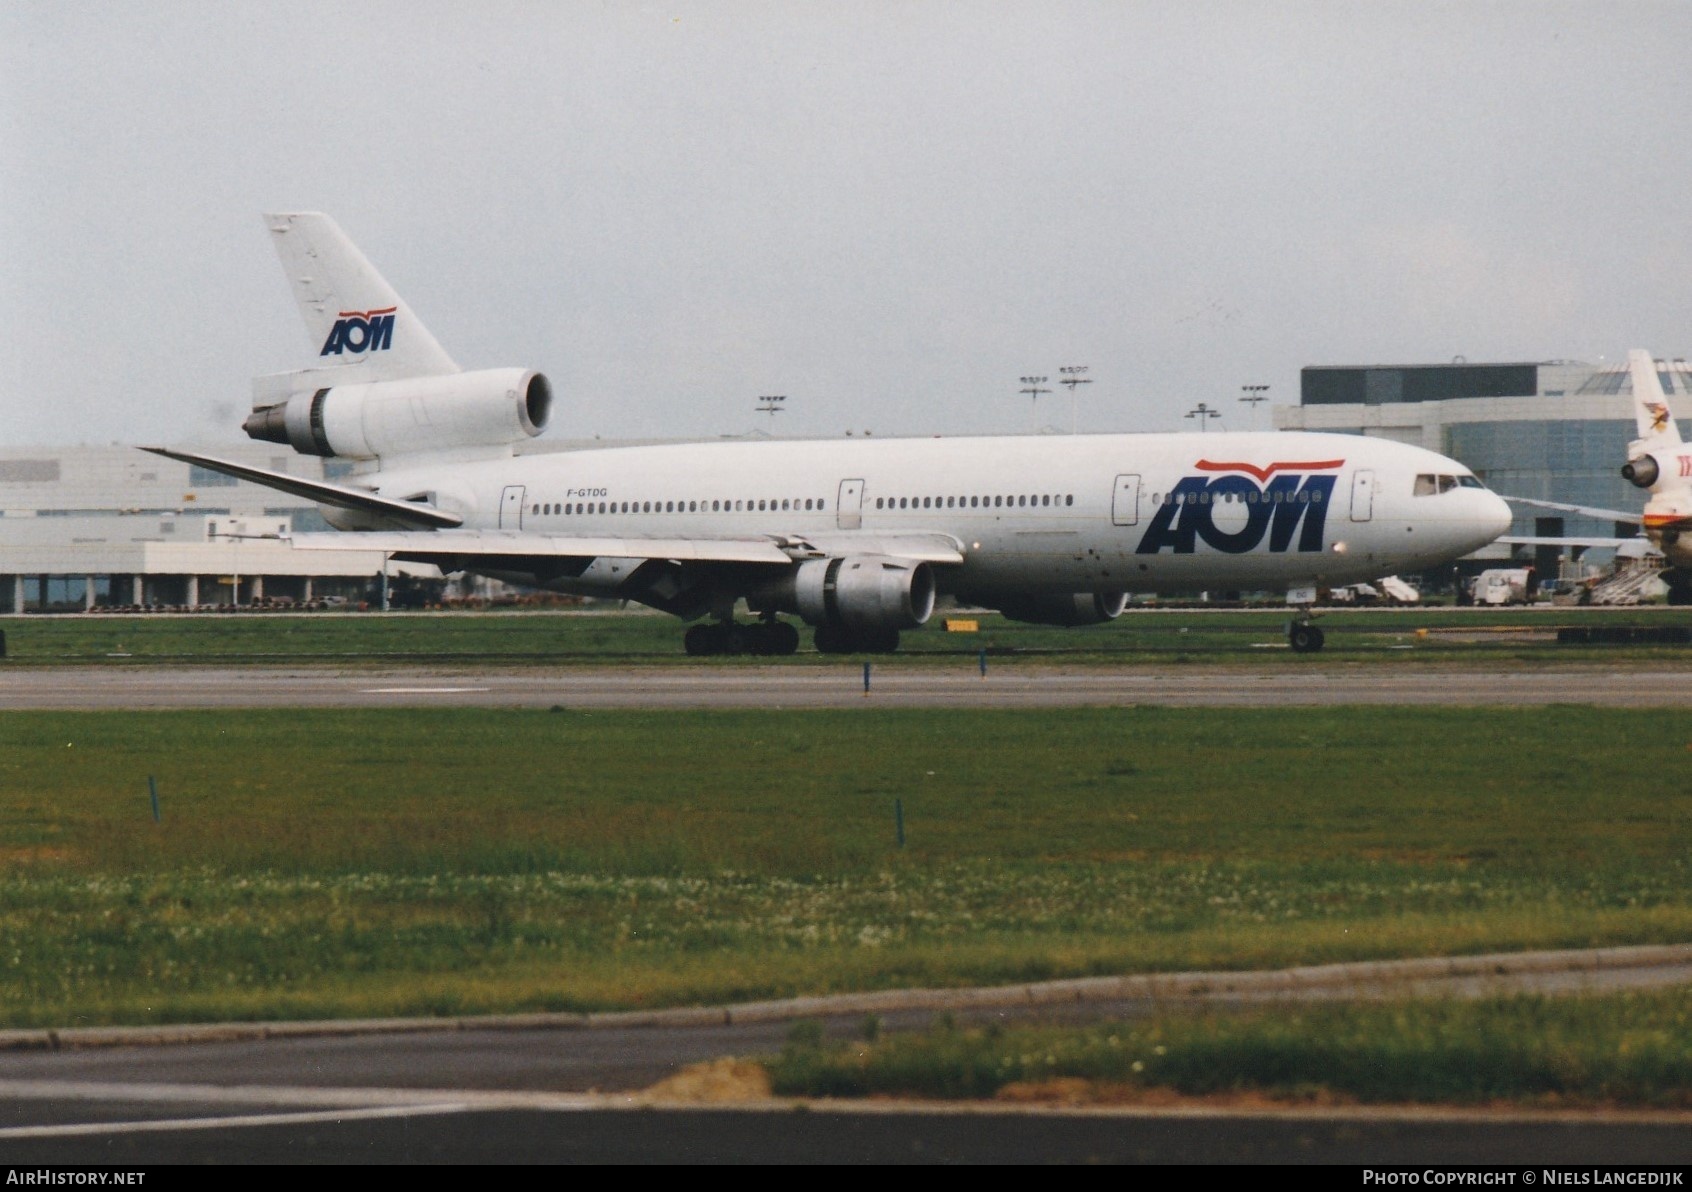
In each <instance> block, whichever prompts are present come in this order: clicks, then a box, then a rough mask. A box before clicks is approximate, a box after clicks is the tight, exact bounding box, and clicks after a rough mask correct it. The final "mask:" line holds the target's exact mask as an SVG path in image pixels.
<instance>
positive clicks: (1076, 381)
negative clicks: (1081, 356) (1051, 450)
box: [1058, 364, 1093, 434]
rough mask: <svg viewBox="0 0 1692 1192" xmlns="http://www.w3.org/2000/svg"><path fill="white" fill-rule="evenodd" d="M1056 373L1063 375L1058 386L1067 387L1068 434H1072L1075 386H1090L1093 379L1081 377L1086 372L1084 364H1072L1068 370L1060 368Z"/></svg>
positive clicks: (1073, 430) (1073, 427) (1073, 429)
mask: <svg viewBox="0 0 1692 1192" xmlns="http://www.w3.org/2000/svg"><path fill="white" fill-rule="evenodd" d="M1058 371H1059V372H1060V373H1062V374H1063V379H1062V380H1060V381H1059V382H1058V384H1060V385H1068V386H1069V433H1070V434H1074V433H1075V389H1076V386H1078V385H1091V384H1092V383H1093V378H1092V377H1088V376H1083V375H1082V374H1084V373H1085V372H1086V371H1087V366H1086V365H1085V364H1072V365H1070V366H1069V367H1068V368H1060V369H1058Z"/></svg>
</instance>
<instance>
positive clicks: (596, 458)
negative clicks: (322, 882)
mask: <svg viewBox="0 0 1692 1192" xmlns="http://www.w3.org/2000/svg"><path fill="white" fill-rule="evenodd" d="M265 221H266V224H267V226H268V227H269V229H270V232H271V235H272V237H273V239H274V242H275V245H276V248H277V252H278V254H279V255H280V257H281V259H282V264H283V267H284V269H285V270H286V272H287V274H288V276H289V278H290V281H291V282H292V284H293V286H294V289H295V294H296V297H297V298H298V301H299V306H300V311H301V313H302V314H303V315H304V317H305V321H306V325H307V328H308V330H309V332H310V334H311V337H312V346H313V347H314V348H315V349H316V350H317V354H318V364H317V366H316V367H313V368H308V369H305V370H302V371H299V372H291V373H285V374H281V375H279V376H273V377H261V378H259V379H258V380H256V381H255V382H254V394H255V399H254V409H253V412H252V414H251V415H249V416H248V418H247V419H246V422H245V423H244V427H245V429H246V431H247V433H248V435H250V436H252V437H253V438H255V439H262V440H267V441H270V442H276V443H287V444H289V445H291V446H292V447H293V448H294V450H296V451H298V452H300V453H302V454H306V455H319V456H329V457H334V458H338V459H344V460H349V461H354V469H355V470H354V473H353V474H352V475H349V476H347V477H345V478H344V479H343V480H342V482H340V483H328V482H319V481H311V480H305V479H302V478H299V477H294V476H289V475H286V474H284V473H279V472H273V471H267V470H264V469H261V468H253V467H247V466H245V465H242V464H238V463H233V462H230V461H227V460H221V459H215V458H211V457H207V456H203V455H195V454H189V453H187V452H181V451H172V450H166V449H164V448H147V450H150V451H155V452H157V453H158V454H160V455H167V456H170V457H171V458H173V459H178V460H184V461H187V462H190V463H196V464H200V465H202V466H204V467H207V468H211V469H214V470H216V471H220V472H224V473H227V474H229V475H232V476H237V477H240V478H242V479H245V480H250V481H253V482H255V483H258V484H263V485H268V486H271V487H273V488H277V489H280V490H282V491H284V492H290V493H294V494H297V495H301V496H305V497H309V498H312V499H314V500H316V501H317V502H319V503H320V505H321V506H323V511H324V516H325V517H326V518H327V519H328V521H329V522H330V524H331V525H333V526H335V527H336V529H337V530H341V531H346V532H345V533H339V534H296V535H293V536H292V542H293V545H294V547H295V548H296V549H341V550H375V551H382V552H386V553H387V554H388V555H389V556H390V557H392V558H394V559H399V560H410V561H419V562H427V563H433V564H436V565H438V566H439V567H440V569H441V570H442V571H443V572H447V573H452V572H459V571H468V572H474V573H477V574H481V575H487V576H493V577H497V578H500V579H505V580H510V581H513V582H517V583H521V584H528V585H533V586H537V587H541V588H545V589H550V590H553V591H558V592H566V593H575V594H580V595H584V596H597V597H614V598H619V599H624V600H633V601H637V602H639V603H642V604H646V605H650V606H651V607H653V608H657V609H661V610H663V611H665V612H669V613H673V614H675V615H677V616H679V617H682V618H684V619H687V620H697V619H700V618H708V619H707V620H703V621H701V623H700V624H697V625H695V626H693V627H691V628H690V629H689V630H688V632H687V635H686V638H685V643H686V647H687V651H688V652H689V653H692V654H716V653H738V652H747V653H760V654H786V653H791V652H793V651H794V650H795V649H797V648H798V645H799V632H798V630H797V629H796V628H795V627H794V626H793V624H792V623H791V622H788V621H783V620H781V615H782V614H790V615H796V616H797V617H798V618H799V619H801V620H802V621H804V622H805V623H806V624H808V625H811V626H813V627H814V628H815V644H816V648H817V649H818V650H819V651H822V652H825V653H849V652H886V651H890V650H893V649H895V648H897V645H898V642H899V634H900V632H901V631H903V630H908V629H915V628H917V627H919V626H921V625H922V624H923V623H924V622H926V621H927V620H928V619H929V616H930V614H931V613H932V611H933V609H934V607H935V600H936V597H937V596H938V595H949V596H953V597H956V598H957V599H958V600H959V601H960V602H964V603H967V604H970V605H979V606H983V607H987V608H992V609H997V610H998V611H1000V612H1001V613H1003V614H1004V615H1005V616H1007V617H1010V618H1012V619H1015V620H1020V621H1026V622H1034V623H1038V624H1048V625H1087V624H1096V623H1099V622H1103V621H1109V620H1111V619H1112V618H1114V617H1116V616H1117V615H1118V614H1119V613H1120V612H1121V611H1122V609H1123V607H1124V604H1125V603H1126V601H1127V594H1128V593H1130V592H1138V593H1168V592H1195V591H1200V590H1211V591H1241V590H1250V591H1279V592H1286V593H1288V597H1289V603H1291V604H1295V605H1305V606H1307V605H1308V604H1309V603H1310V602H1312V601H1313V600H1314V599H1315V594H1316V590H1317V589H1318V588H1327V587H1334V586H1338V585H1341V584H1348V583H1353V582H1357V581H1364V580H1372V579H1376V578H1378V577H1380V576H1382V575H1387V574H1392V573H1397V572H1407V571H1418V570H1421V569H1423V568H1427V567H1433V566H1436V565H1439V564H1443V563H1448V562H1450V561H1451V560H1453V559H1456V558H1458V557H1460V556H1462V555H1465V554H1468V553H1469V552H1471V551H1474V550H1476V549H1478V548H1479V547H1481V546H1484V545H1486V544H1487V543H1489V542H1491V541H1492V540H1493V539H1495V538H1496V537H1498V535H1499V534H1501V533H1503V532H1504V530H1505V529H1507V528H1508V526H1509V523H1510V513H1509V508H1508V506H1506V505H1505V504H1504V502H1503V501H1502V500H1500V499H1499V498H1498V497H1497V496H1495V495H1494V494H1493V493H1491V492H1488V491H1487V490H1486V489H1485V488H1484V487H1483V486H1482V485H1481V483H1480V482H1479V481H1478V480H1476V479H1475V477H1474V475H1473V474H1472V473H1471V472H1470V471H1469V469H1468V468H1466V467H1464V466H1463V465H1462V464H1459V463H1457V462H1456V461H1455V460H1451V459H1447V458H1445V457H1444V456H1441V455H1438V454H1435V453H1434V452H1431V451H1425V450H1423V449H1421V448H1419V447H1412V446H1407V445H1404V444H1400V443H1394V442H1389V441H1386V440H1381V439H1371V438H1363V437H1359V436H1352V435H1333V434H1294V433H1278V434H1277V433H1265V434H1226V433H1216V434H1207V433H1187V434H1121V435H1068V436H1037V437H1028V436H1015V437H996V438H939V437H936V438H925V439H915V438H912V439H885V440H875V439H840V440H832V441H821V440H799V441H764V442H704V443H685V444H674V445H662V446H643V447H620V448H615V447H614V448H602V449H591V450H579V451H565V452H556V453H533V454H517V453H516V451H515V446H516V445H517V444H518V443H521V442H522V441H524V440H525V439H527V438H529V437H531V436H534V435H538V434H540V433H541V431H542V430H543V429H544V428H545V426H546V424H547V421H548V418H549V415H550V414H551V411H552V402H553V398H552V390H551V387H550V385H549V384H548V382H547V380H546V378H545V377H544V376H543V375H541V374H540V373H539V372H536V371H534V370H532V369H523V368H508V369H493V370H486V371H477V372H463V371H461V370H460V369H459V368H458V366H457V365H456V364H454V363H453V361H452V359H451V358H450V357H449V356H448V355H447V354H446V352H445V351H444V350H442V348H441V346H440V345H439V344H438V343H436V341H435V339H434V338H433V337H432V336H431V335H430V334H429V333H428V331H426V330H425V329H424V327H423V325H422V324H421V323H420V322H418V320H417V318H416V317H415V316H414V315H413V314H412V312H411V310H410V309H409V308H408V307H407V306H406V305H405V303H404V302H403V301H401V299H400V298H399V296H398V295H397V294H396V293H395V292H394V291H393V289H392V288H391V287H390V286H389V285H388V283H387V282H386V281H384V280H383V279H382V277H381V276H380V275H379V274H378V273H377V272H376V270H375V269H374V268H372V267H371V265H370V264H369V262H367V261H366V260H365V258H364V256H363V255H362V254H361V253H360V252H359V251H358V249H357V248H356V247H355V246H354V245H353V244H352V242H351V241H350V240H348V239H347V237H346V236H345V235H344V234H343V233H342V232H341V230H340V228H339V227H337V226H336V224H335V223H334V221H332V220H331V219H329V218H328V217H327V216H325V215H321V214H317V213H291V214H275V215H268V216H266V217H265ZM741 601H744V602H745V605H746V607H747V609H748V610H749V611H750V613H751V614H752V616H754V617H756V618H757V620H755V621H752V622H750V623H747V622H736V621H735V619H734V618H735V611H736V608H737V606H738V604H739V603H740V602H741ZM1304 611H1305V612H1307V611H1308V610H1307V609H1306V610H1304ZM1289 639H1290V642H1291V644H1292V646H1293V648H1294V649H1296V650H1299V651H1310V650H1316V649H1320V648H1321V646H1322V633H1321V630H1320V629H1318V628H1317V627H1316V626H1315V625H1313V624H1311V623H1310V620H1309V617H1308V616H1307V615H1303V614H1301V615H1300V616H1299V617H1298V618H1297V619H1296V620H1295V621H1294V623H1293V625H1292V627H1291V629H1290V633H1289Z"/></svg>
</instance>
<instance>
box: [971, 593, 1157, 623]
mask: <svg viewBox="0 0 1692 1192" xmlns="http://www.w3.org/2000/svg"><path fill="white" fill-rule="evenodd" d="M982 603H985V604H987V605H988V606H989V607H993V602H992V601H984V602H982ZM997 607H998V610H999V612H1000V613H1001V614H1003V615H1004V616H1005V617H1007V618H1009V619H1010V620H1012V621H1022V622H1024V623H1025V624H1029V625H1101V624H1103V623H1104V622H1106V621H1114V620H1116V618H1117V617H1120V616H1121V615H1122V610H1123V609H1124V608H1126V607H1128V593H1126V592H1058V593H1055V594H1051V595H1040V596H1024V597H1020V598H1017V599H1013V600H1002V601H999V602H998V604H997Z"/></svg>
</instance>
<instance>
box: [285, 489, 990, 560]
mask: <svg viewBox="0 0 1692 1192" xmlns="http://www.w3.org/2000/svg"><path fill="white" fill-rule="evenodd" d="M396 503H397V502H396ZM288 541H289V542H291V543H292V544H293V546H294V548H295V549H296V550H341V551H348V550H353V551H382V552H383V553H385V554H389V555H392V556H394V557H395V558H397V559H408V560H412V561H415V562H427V563H435V564H437V565H439V566H440V567H441V569H442V570H444V571H462V570H465V569H467V568H471V567H474V566H475V565H476V564H477V563H481V564H482V565H488V566H491V565H492V561H493V560H496V559H501V558H504V559H555V560H565V559H580V560H591V559H663V560H666V561H671V562H678V563H769V564H782V565H786V564H790V563H794V562H797V561H799V560H802V559H820V558H826V557H828V555H829V553H830V552H829V551H827V550H825V549H822V548H820V547H819V546H817V545H816V544H815V543H813V542H812V541H810V540H809V539H807V538H804V537H802V536H798V535H774V534H772V535H769V536H767V537H761V538H610V537H592V538H587V537H573V536H570V535H564V534H541V533H535V532H533V531H524V530H435V531H406V530H393V531H384V530H373V531H369V532H360V531H347V532H345V533H336V534H294V535H291V536H290V537H289V538H288ZM853 553H856V554H882V555H891V556H893V557H895V558H900V559H909V560H911V561H912V562H927V563H936V564H948V563H962V562H963V552H962V550H960V549H959V546H958V544H957V542H956V541H955V540H954V539H952V538H950V537H948V536H946V535H944V534H926V535H918V534H912V535H903V536H899V537H885V538H873V539H871V538H857V539H854V540H853Z"/></svg>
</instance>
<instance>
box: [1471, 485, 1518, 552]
mask: <svg viewBox="0 0 1692 1192" xmlns="http://www.w3.org/2000/svg"><path fill="white" fill-rule="evenodd" d="M1477 520H1478V522H1479V524H1480V525H1481V526H1482V527H1484V528H1485V530H1486V540H1487V541H1488V542H1491V541H1492V540H1493V539H1494V538H1497V537H1498V536H1499V535H1500V534H1504V533H1508V532H1509V529H1510V523H1511V522H1513V521H1515V520H1516V518H1515V514H1514V513H1512V512H1511V511H1510V503H1509V502H1508V501H1506V500H1505V499H1504V498H1503V497H1501V496H1499V495H1498V494H1497V493H1495V492H1490V491H1489V492H1487V494H1486V504H1485V506H1484V507H1483V508H1482V509H1481V511H1480V517H1479V518H1478V519H1477Z"/></svg>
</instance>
